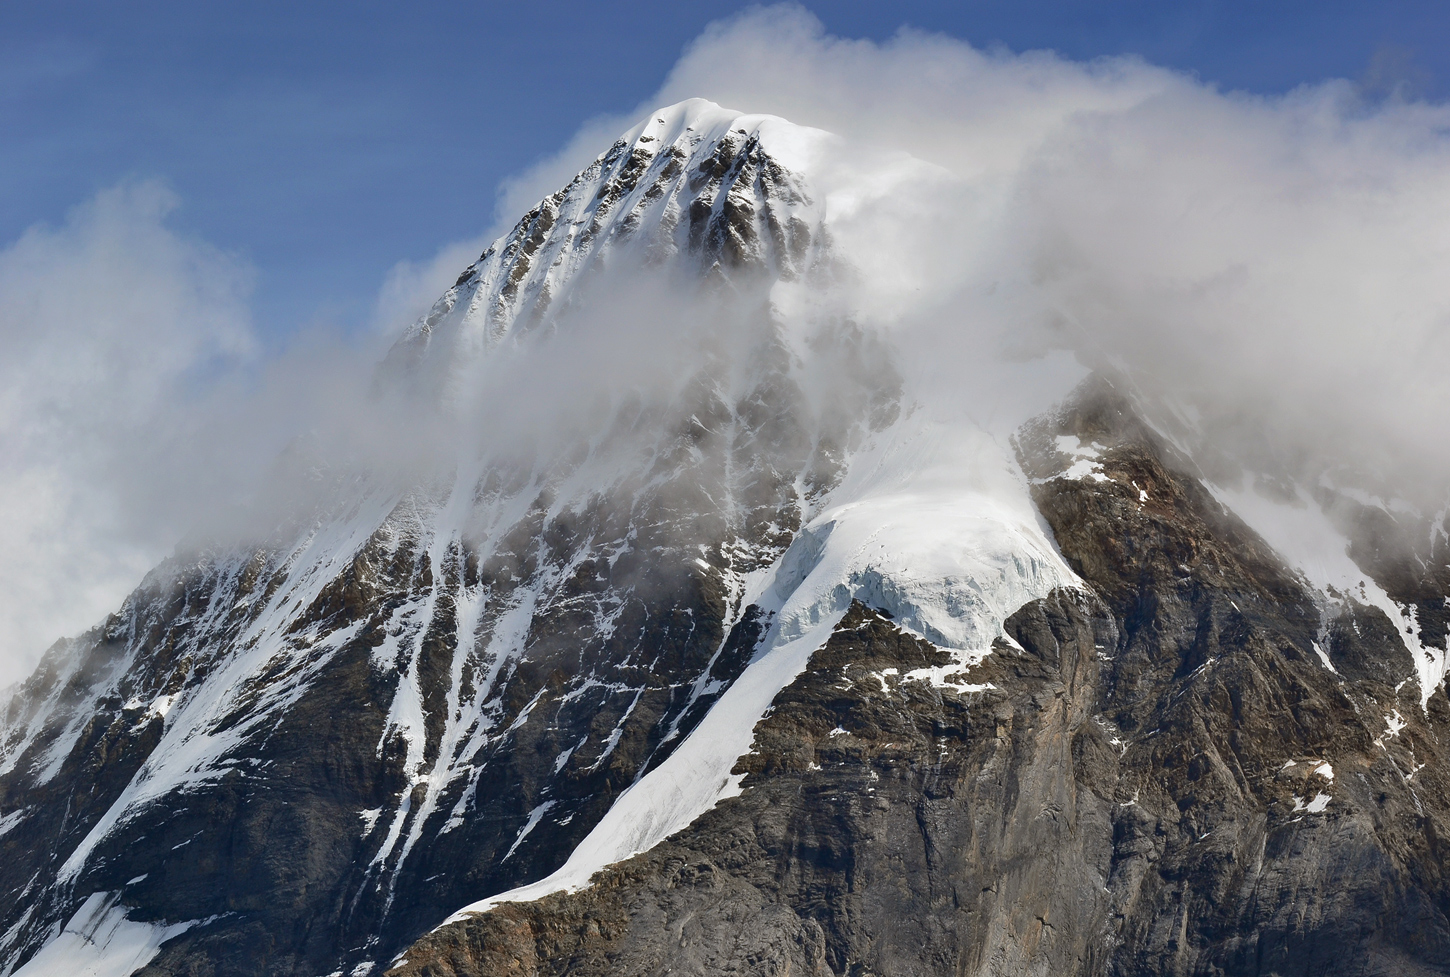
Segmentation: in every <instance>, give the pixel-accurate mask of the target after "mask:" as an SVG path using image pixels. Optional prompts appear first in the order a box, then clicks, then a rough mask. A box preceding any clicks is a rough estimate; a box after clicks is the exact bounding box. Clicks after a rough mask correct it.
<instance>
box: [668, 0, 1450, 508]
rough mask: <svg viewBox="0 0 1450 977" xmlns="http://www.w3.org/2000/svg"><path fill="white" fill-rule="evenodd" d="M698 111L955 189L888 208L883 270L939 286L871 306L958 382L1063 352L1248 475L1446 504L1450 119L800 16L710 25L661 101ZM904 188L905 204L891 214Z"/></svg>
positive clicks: (889, 279)
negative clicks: (1225, 451) (984, 355)
mask: <svg viewBox="0 0 1450 977" xmlns="http://www.w3.org/2000/svg"><path fill="white" fill-rule="evenodd" d="M690 95H704V96H706V97H709V98H711V99H714V100H716V101H719V102H721V103H723V104H728V105H732V106H736V107H740V108H748V109H749V110H750V111H755V112H769V113H774V114H777V115H781V116H783V117H786V118H789V119H791V120H792V121H794V122H797V123H800V124H804V125H811V126H817V127H820V128H822V129H827V130H830V131H832V132H836V133H839V134H840V135H842V136H844V137H846V139H847V140H848V142H850V143H852V144H855V145H858V146H865V147H874V148H878V149H880V148H882V147H889V148H895V149H899V150H900V151H902V152H904V153H908V154H910V155H912V156H914V157H917V158H919V159H922V160H925V161H928V162H930V163H932V164H935V165H936V166H939V167H941V168H943V169H944V170H946V171H948V172H950V173H951V174H952V175H953V177H955V180H953V181H941V182H939V183H938V184H937V186H935V187H932V188H929V189H928V190H927V191H926V196H925V198H924V199H925V200H926V201H927V203H925V204H922V203H920V202H919V203H918V206H917V208H916V213H918V214H920V215H921V216H920V219H919V220H918V221H916V223H915V224H914V225H908V226H906V227H905V228H904V229H903V227H902V225H901V222H900V220H899V217H900V213H901V211H897V212H896V213H892V212H891V210H890V208H883V209H882V220H881V222H880V223H879V225H878V226H879V228H880V230H879V232H878V233H879V234H881V235H884V236H889V240H890V242H891V247H890V248H889V249H881V250H884V251H885V252H886V253H889V254H892V255H895V256H896V257H897V261H896V265H897V266H903V265H904V266H908V267H917V268H929V269H931V274H930V276H929V277H930V279H931V284H930V286H929V287H928V286H926V285H925V283H918V285H919V286H920V287H921V288H922V292H921V294H922V295H923V296H924V297H923V298H915V297H908V296H904V295H902V294H901V291H902V290H901V289H899V288H896V287H894V281H895V279H896V278H899V276H900V271H899V268H898V267H889V268H888V269H887V273H885V274H882V275H878V276H876V278H875V280H872V281H870V282H869V287H868V288H867V289H865V291H866V292H867V293H868V298H869V295H870V294H876V295H887V296H890V297H891V301H892V303H893V304H894V305H895V308H896V311H895V317H896V318H897V319H898V320H900V321H910V320H912V319H913V318H914V319H915V320H916V321H917V326H918V328H919V330H920V335H921V336H923V337H926V338H927V339H928V340H929V341H928V342H926V343H925V344H923V345H922V349H923V350H924V351H925V353H926V354H927V355H929V356H930V357H931V359H932V360H933V361H935V362H937V363H938V364H939V362H940V360H941V358H943V357H946V358H948V359H950V360H953V361H955V362H956V363H959V364H960V366H961V377H962V380H963V382H970V380H969V378H970V374H971V372H972V370H973V368H974V367H973V363H974V361H975V360H976V359H977V357H978V355H979V354H980V352H981V351H982V350H983V348H984V347H983V345H982V344H983V342H985V341H986V340H988V339H989V338H992V337H997V338H999V339H1000V338H1002V337H1007V336H1015V337H1016V341H1017V342H1019V343H1020V344H1021V347H1022V349H1023V350H1024V351H1025V350H1029V349H1031V348H1034V347H1040V346H1041V345H1042V344H1047V345H1054V346H1060V347H1065V348H1069V349H1073V350H1075V351H1077V352H1078V353H1079V354H1080V355H1082V356H1083V357H1084V358H1086V359H1088V360H1089V361H1090V362H1093V363H1101V362H1108V363H1117V364H1120V365H1122V366H1125V367H1126V368H1127V370H1128V372H1129V373H1130V374H1131V375H1132V376H1133V377H1134V378H1135V379H1136V380H1138V382H1139V383H1141V384H1143V385H1145V386H1147V387H1149V388H1151V389H1152V390H1153V391H1154V392H1156V393H1165V394H1168V395H1171V396H1173V397H1174V398H1175V399H1176V400H1178V401H1179V402H1180V403H1182V404H1184V405H1185V406H1187V407H1188V408H1189V409H1190V410H1196V411H1197V412H1198V413H1199V415H1200V421H1201V424H1202V426H1203V428H1204V429H1205V430H1206V431H1209V432H1211V433H1213V434H1214V436H1215V437H1217V438H1219V439H1226V440H1225V443H1226V444H1229V445H1230V446H1231V447H1233V448H1234V449H1235V450H1236V451H1238V452H1239V453H1240V454H1246V453H1248V452H1255V453H1256V454H1257V456H1258V457H1257V461H1258V462H1260V463H1266V462H1267V461H1268V460H1270V459H1269V458H1267V457H1266V456H1270V455H1271V456H1274V457H1275V458H1277V459H1279V460H1285V459H1286V458H1288V457H1289V456H1296V458H1297V460H1298V461H1299V462H1302V463H1303V464H1306V465H1308V466H1309V467H1310V468H1313V467H1315V466H1318V467H1319V468H1321V469H1323V468H1333V467H1344V468H1352V469H1359V470H1361V471H1363V472H1367V473H1369V474H1370V475H1371V476H1379V477H1380V478H1381V479H1382V481H1383V483H1384V485H1383V488H1384V489H1385V491H1387V492H1396V493H1398V494H1400V495H1402V496H1403V497H1408V498H1410V499H1411V500H1412V501H1414V502H1416V503H1419V504H1425V505H1430V504H1434V503H1435V501H1436V500H1438V501H1439V502H1440V503H1441V504H1443V501H1444V495H1445V487H1446V486H1447V484H1450V435H1447V431H1446V424H1447V420H1446V419H1447V418H1450V274H1447V269H1450V108H1447V107H1446V106H1445V105H1440V104H1427V103H1423V102H1411V101H1404V100H1402V99H1400V98H1398V97H1394V96H1393V95H1392V96H1391V97H1389V98H1387V99H1384V98H1382V99H1380V100H1378V101H1372V100H1370V99H1369V97H1368V96H1367V95H1366V93H1365V92H1363V91H1362V90H1361V89H1359V88H1357V87H1356V86H1355V85H1353V84H1352V83H1350V82H1348V81H1337V82H1330V83H1327V84H1322V85H1316V86H1312V87H1304V88H1301V89H1299V90H1296V91H1294V92H1291V93H1289V94H1287V95H1284V96H1277V97H1259V96H1252V95H1247V94H1242V93H1232V92H1229V93H1225V92H1221V91H1218V90H1216V89H1215V88H1213V87H1212V86H1209V85H1205V84H1202V83H1200V82H1199V81H1197V80H1195V79H1193V78H1190V77H1188V76H1185V75H1182V74H1178V73H1174V72H1170V71H1166V70H1163V69H1160V68H1156V67H1154V66H1152V65H1149V64H1146V63H1144V62H1142V61H1140V60H1137V59H1133V58H1111V59H1103V60H1099V61H1094V62H1090V63H1078V62H1072V61H1067V60H1064V59H1062V58H1059V57H1057V56H1055V55H1053V54H1051V53H1049V52H1029V53H1025V54H1013V53H1010V52H1006V51H981V50H977V49H974V48H972V47H970V46H969V45H967V44H965V43H962V42H960V41H957V40H953V39H951V38H947V37H942V36H937V35H927V34H921V33H915V32H911V31H903V32H901V33H900V34H898V35H897V36H896V37H895V38H893V39H892V40H890V41H888V42H886V43H884V44H877V43H873V42H870V41H858V40H848V39H842V38H837V37H832V36H830V35H828V34H826V33H825V32H824V30H823V29H822V27H821V25H820V23H819V22H818V21H817V20H816V19H815V18H814V17H813V16H811V15H810V14H809V13H807V12H806V11H804V10H803V9H802V8H799V7H795V6H784V7H774V8H769V9H765V10H757V11H754V12H751V13H749V14H747V15H745V16H742V17H740V18H737V19H733V20H729V21H725V22H721V23H718V24H716V25H713V26H712V27H711V28H709V29H708V30H707V31H706V32H705V33H704V35H703V36H702V37H700V38H699V39H698V40H697V41H696V42H695V43H694V44H693V45H692V46H691V47H690V48H689V49H688V50H687V51H686V52H685V54H684V56H683V57H682V58H681V60H680V61H679V63H678V64H677V65H676V66H675V68H674V69H673V71H672V72H671V73H670V76H669V78H668V80H667V81H666V83H665V84H664V86H663V87H662V89H661V91H660V92H659V93H658V94H657V95H656V96H654V98H653V99H652V100H651V101H654V102H670V101H674V100H676V99H679V98H683V97H687V96H690ZM913 189H914V188H911V187H901V188H900V190H901V192H900V193H899V194H898V195H897V197H896V199H897V200H899V201H903V202H905V209H906V212H908V213H910V212H911V210H910V207H911V205H910V201H911V200H912V199H917V200H918V201H921V200H922V199H923V197H922V194H921V193H920V192H919V191H918V192H915V193H913ZM893 225H894V226H895V228H896V233H895V234H894V235H892V231H891V228H892V226H893ZM860 241H861V243H862V244H863V245H864V246H865V247H864V249H863V252H862V253H861V254H860V255H858V256H857V261H858V264H860V266H861V267H863V268H865V269H868V270H869V269H871V268H872V267H873V266H874V264H875V263H874V262H873V260H872V259H871V257H870V254H869V250H870V247H871V241H872V239H871V236H870V235H868V234H862V235H861V236H860ZM903 248H905V249H906V250H905V251H904V252H903V250H902V249H903ZM904 255H909V257H904ZM882 314H883V317H885V316H887V315H889V314H890V313H887V312H885V310H882Z"/></svg>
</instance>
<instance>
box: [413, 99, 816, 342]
mask: <svg viewBox="0 0 1450 977" xmlns="http://www.w3.org/2000/svg"><path fill="white" fill-rule="evenodd" d="M829 138H830V136H829V134H827V133H825V132H822V131H821V130H818V129H810V128H807V127H804V126H797V125H794V124H793V123H790V122H787V121H786V120H784V119H780V118H777V117H775V116H770V115H747V114H744V113H741V112H736V111H733V110H731V109H726V108H722V107H721V106H719V105H716V104H715V103H714V102H710V101H707V100H705V99H699V98H694V99H688V100H686V101H683V102H678V103H676V104H674V105H670V106H666V107H664V108H661V109H659V110H657V111H655V112H652V113H650V114H649V115H648V116H646V117H645V118H643V119H642V120H641V121H640V122H639V123H637V124H636V125H635V126H634V127H633V128H631V129H630V130H629V131H627V132H625V133H624V134H623V135H621V136H620V137H619V138H618V139H616V140H615V142H614V143H613V144H612V145H611V146H610V147H609V149H607V150H606V151H605V152H604V153H602V154H600V156H599V157H597V158H596V159H595V160H594V161H593V162H592V163H590V164H589V165H588V166H587V167H585V168H584V169H583V170H582V171H581V172H580V173H579V174H578V175H577V176H576V177H575V178H574V179H573V180H572V181H570V183H569V184H568V185H567V186H566V187H564V188H563V189H561V190H559V191H557V192H555V193H552V194H550V195H549V196H547V197H545V198H543V199H542V200H540V201H539V202H538V203H537V204H536V205H535V206H534V207H532V208H530V209H529V211H528V212H527V213H526V214H524V215H523V217H521V218H520V219H519V221H518V222H517V223H516V224H515V225H514V227H513V229H512V230H510V231H509V233H507V234H505V235H504V236H502V237H500V238H499V239H498V240H496V241H494V242H493V244H491V245H490V246H489V247H488V248H487V250H485V251H484V253H483V254H482V255H481V256H480V257H479V259H478V260H477V261H475V262H474V263H473V264H472V265H470V266H469V267H468V268H467V269H465V270H464V272H463V274H461V275H460V276H459V278H458V281H457V282H456V283H455V284H454V285H453V287H452V288H450V289H449V290H448V291H447V292H446V293H444V295H443V296H442V298H440V299H439V300H438V302H437V303H435V304H434V306H433V308H432V309H431V310H429V312H428V314H427V315H425V316H424V317H423V318H421V319H419V320H418V322H417V323H415V324H414V325H413V326H412V327H411V328H410V329H409V330H408V331H407V332H406V333H405V334H404V336H403V337H402V338H401V339H400V340H399V341H398V344H397V347H396V348H395V349H394V351H393V354H392V355H391V356H390V359H391V360H394V361H396V360H397V359H399V358H402V359H404V360H405V361H411V362H416V361H417V360H419V359H421V358H423V356H424V354H425V351H426V350H428V349H430V348H431V347H433V346H436V345H439V344H441V345H443V346H444V347H445V349H447V350H448V352H447V353H446V354H444V356H443V359H444V360H447V361H455V360H456V358H457V357H458V356H459V355H463V356H468V355H470V354H477V353H479V352H482V351H485V350H488V349H491V348H493V347H494V346H496V345H498V344H499V343H500V342H502V341H503V340H504V339H505V338H506V337H508V336H510V335H511V334H513V333H514V332H515V331H517V330H524V331H527V330H528V329H529V328H531V327H532V326H534V325H536V324H537V323H539V322H540V321H542V320H543V319H544V318H546V317H547V316H549V315H551V314H553V313H555V312H557V311H558V310H559V309H561V308H563V307H567V305H568V301H569V298H570V295H571V293H572V292H573V291H574V289H575V288H576V286H577V285H578V284H579V282H580V281H581V280H582V279H583V278H584V277H585V273H586V271H587V270H588V269H590V268H591V267H597V266H598V265H599V264H600V263H601V262H602V261H603V260H605V258H606V256H609V255H611V254H614V253H618V252H627V253H629V255H630V256H631V258H632V259H633V260H635V261H638V262H641V263H643V264H661V263H664V262H666V261H668V260H669V259H670V258H672V257H673V256H675V255H679V254H689V255H691V256H692V257H693V259H694V261H695V263H696V265H697V267H698V268H699V270H700V271H701V272H703V273H705V274H707V275H715V276H719V277H721V278H724V279H726V280H731V279H733V278H738V277H747V276H749V275H752V274H764V275H766V276H769V277H776V278H780V279H785V280H792V279H795V278H798V277H800V276H802V275H804V274H805V273H806V272H807V271H808V270H809V269H810V268H811V266H812V265H813V263H814V262H815V261H816V260H817V258H818V257H819V253H820V251H821V246H822V243H823V234H822V224H823V220H824V209H823V207H822V206H821V204H820V202H819V198H818V196H817V195H816V194H814V193H813V192H812V191H811V189H810V186H809V180H808V178H807V176H806V172H805V171H806V169H807V167H808V166H809V161H810V158H811V156H812V154H813V151H814V150H815V148H816V147H817V146H818V145H819V144H820V143H821V142H822V141H823V140H826V139H829Z"/></svg>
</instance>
